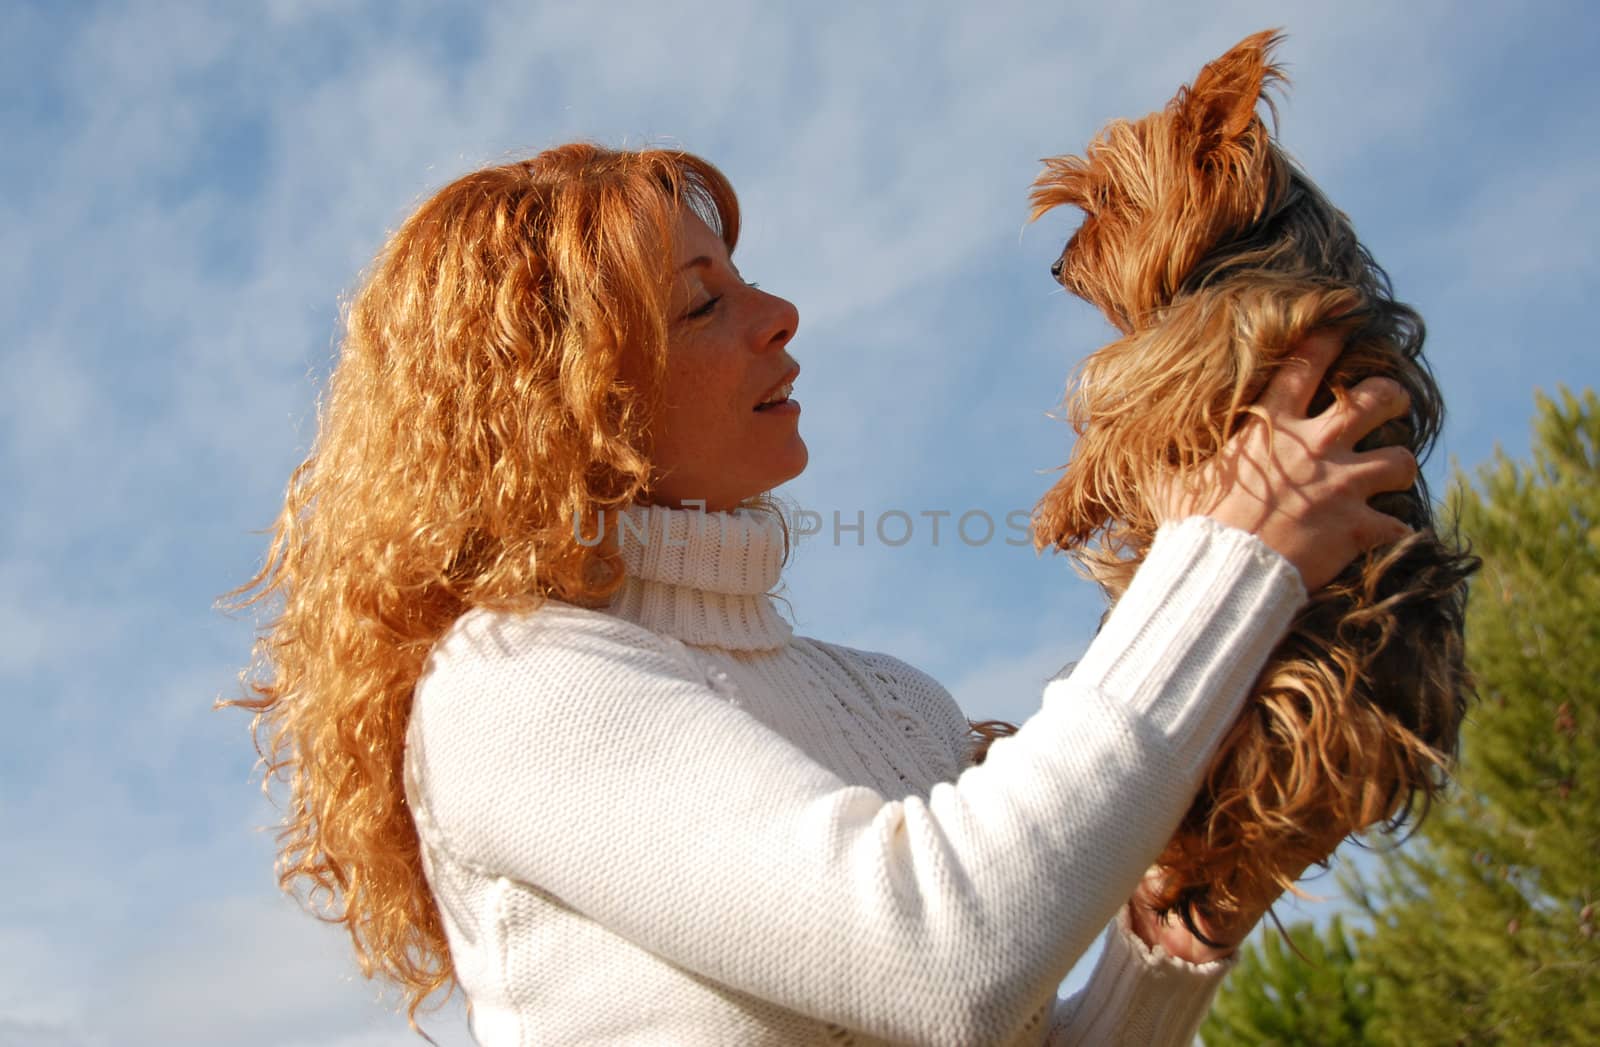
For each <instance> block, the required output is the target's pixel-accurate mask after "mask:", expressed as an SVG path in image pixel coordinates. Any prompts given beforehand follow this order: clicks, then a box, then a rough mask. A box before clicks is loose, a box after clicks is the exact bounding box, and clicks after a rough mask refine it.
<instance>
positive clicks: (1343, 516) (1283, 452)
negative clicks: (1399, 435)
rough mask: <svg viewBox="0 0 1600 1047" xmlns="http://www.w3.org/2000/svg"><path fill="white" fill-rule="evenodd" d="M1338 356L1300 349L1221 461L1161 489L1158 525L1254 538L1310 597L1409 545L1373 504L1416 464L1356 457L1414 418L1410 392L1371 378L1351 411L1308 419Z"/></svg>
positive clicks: (1330, 347) (1404, 453) (1314, 347)
mask: <svg viewBox="0 0 1600 1047" xmlns="http://www.w3.org/2000/svg"><path fill="white" fill-rule="evenodd" d="M1341 346H1342V339H1341V337H1340V335H1339V334H1338V333H1336V332H1331V331H1321V332H1317V333H1315V334H1312V335H1310V336H1308V337H1307V338H1306V339H1305V341H1303V342H1301V343H1300V345H1299V346H1298V347H1296V349H1295V351H1294V353H1293V355H1292V356H1291V357H1290V358H1289V359H1287V360H1286V361H1285V362H1284V364H1283V366H1282V367H1281V368H1279V370H1278V372H1277V374H1275V375H1273V377H1272V380H1271V382H1269V383H1268V385H1267V388H1266V390H1265V391H1264V392H1263V393H1262V394H1261V398H1260V399H1259V400H1257V401H1256V403H1255V404H1254V405H1253V406H1252V407H1251V413H1252V414H1253V415H1254V417H1252V418H1249V419H1246V421H1245V423H1244V425H1242V426H1241V427H1240V429H1239V431H1238V432H1237V433H1235V434H1234V435H1233V437H1232V438H1231V439H1230V440H1229V441H1228V443H1227V444H1226V445H1225V446H1224V447H1223V449H1222V451H1221V452H1220V453H1218V454H1217V455H1215V456H1214V457H1212V458H1211V459H1209V460H1208V461H1207V462H1206V463H1205V465H1204V466H1203V467H1201V468H1200V469H1198V470H1196V471H1194V472H1191V473H1189V474H1187V475H1176V474H1174V475H1172V476H1171V477H1170V478H1169V479H1168V480H1167V482H1165V483H1163V484H1160V485H1159V486H1158V491H1157V493H1156V501H1155V504H1156V506H1157V513H1158V516H1159V519H1160V520H1161V522H1168V521H1173V520H1181V519H1183V518H1184V517H1187V516H1209V517H1211V518H1212V519H1214V520H1216V521H1217V522H1219V523H1223V524H1227V525H1228V526H1230V527H1236V528H1238V529H1240V530H1242V531H1248V532H1250V533H1251V534H1254V535H1256V536H1257V537H1259V538H1260V539H1261V540H1262V541H1263V542H1265V543H1266V545H1267V546H1268V547H1269V548H1271V549H1273V550H1275V551H1276V552H1278V553H1280V554H1281V555H1282V556H1283V557H1284V558H1285V559H1287V560H1288V561H1289V562H1290V563H1292V564H1294V566H1295V567H1296V568H1298V569H1299V571H1300V576H1301V578H1302V580H1304V582H1305V586H1306V589H1307V591H1312V590H1316V589H1319V588H1321V587H1322V586H1324V585H1326V584H1327V583H1328V582H1330V581H1332V580H1333V578H1334V576H1336V575H1337V574H1338V573H1339V572H1340V571H1342V570H1343V569H1344V568H1345V565H1347V564H1349V563H1350V562H1351V561H1352V560H1354V559H1355V558H1356V557H1357V556H1359V555H1360V554H1362V553H1363V552H1365V551H1366V550H1368V549H1370V548H1372V547H1374V546H1378V545H1385V544H1387V543H1389V542H1395V541H1399V540H1400V539H1401V538H1403V537H1405V536H1406V535H1407V534H1408V533H1409V532H1410V528H1408V527H1407V526H1406V525H1405V524H1403V523H1401V522H1400V521H1399V520H1397V519H1395V518H1394V517H1392V516H1389V515H1387V514H1385V513H1381V512H1379V511H1378V510H1376V509H1374V508H1372V507H1371V506H1369V505H1368V504H1367V499H1369V498H1371V497H1372V496H1373V495H1376V494H1379V493H1381V492H1384V491H1403V490H1405V489H1406V488H1408V487H1410V486H1411V484H1412V482H1413V481H1414V480H1415V479H1416V475H1417V460H1416V458H1415V456H1413V455H1412V454H1411V452H1410V451H1408V450H1406V449H1405V448H1404V447H1381V448H1377V449H1375V450H1371V451H1360V452H1358V451H1356V450H1355V445H1356V444H1357V443H1358V442H1360V440H1361V439H1362V438H1363V437H1364V436H1366V435H1367V434H1368V433H1370V432H1372V430H1374V429H1376V428H1377V427H1378V426H1380V425H1382V424H1383V423H1384V422H1386V421H1388V420H1390V419H1391V418H1397V417H1399V416H1400V415H1402V414H1404V413H1405V412H1406V411H1407V410H1408V409H1409V407H1410V403H1409V401H1408V400H1407V398H1406V393H1405V390H1404V389H1403V388H1401V386H1400V384H1399V383H1398V382H1395V381H1392V380H1391V379H1388V378H1369V379H1367V380H1366V381H1364V382H1362V383H1361V384H1360V385H1357V386H1356V387H1355V388H1354V389H1352V390H1350V393H1349V396H1348V397H1347V398H1346V402H1345V403H1343V404H1341V403H1339V402H1338V401H1335V402H1334V403H1333V404H1332V405H1331V406H1330V407H1328V409H1327V410H1325V411H1323V412H1322V413H1321V414H1319V415H1317V416H1315V417H1308V416H1307V410H1308V408H1309V406H1310V403H1311V398H1312V396H1313V394H1315V392H1316V390H1317V385H1318V383H1320V382H1321V381H1322V375H1323V372H1325V371H1326V370H1327V369H1328V365H1329V364H1330V363H1332V362H1333V360H1334V358H1335V357H1336V356H1338V355H1339V350H1340V348H1341Z"/></svg>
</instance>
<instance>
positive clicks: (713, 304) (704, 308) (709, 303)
mask: <svg viewBox="0 0 1600 1047" xmlns="http://www.w3.org/2000/svg"><path fill="white" fill-rule="evenodd" d="M720 301H722V296H721V295H720V294H718V295H712V296H711V297H710V298H708V299H706V301H705V304H704V305H698V306H696V307H694V308H693V309H691V310H689V311H688V312H687V313H684V314H683V318H684V319H685V320H697V319H699V318H700V317H702V316H710V315H711V314H712V312H713V311H714V310H715V309H716V308H717V303H718V302H720Z"/></svg>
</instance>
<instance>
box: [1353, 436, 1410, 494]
mask: <svg viewBox="0 0 1600 1047" xmlns="http://www.w3.org/2000/svg"><path fill="white" fill-rule="evenodd" d="M1350 470H1351V478H1352V480H1353V481H1354V482H1355V483H1356V484H1357V485H1358V490H1360V491H1361V493H1362V494H1364V495H1365V496H1366V497H1368V498H1370V497H1372V496H1373V495H1375V494H1382V493H1383V492H1385V491H1408V490H1410V489H1411V485H1412V484H1414V483H1416V482H1417V471H1418V466H1417V456H1416V455H1414V454H1412V453H1411V452H1410V451H1409V450H1408V449H1406V448H1404V447H1377V448H1374V449H1373V450H1371V451H1364V452H1362V454H1361V455H1360V457H1359V459H1358V462H1357V464H1355V465H1352V466H1350Z"/></svg>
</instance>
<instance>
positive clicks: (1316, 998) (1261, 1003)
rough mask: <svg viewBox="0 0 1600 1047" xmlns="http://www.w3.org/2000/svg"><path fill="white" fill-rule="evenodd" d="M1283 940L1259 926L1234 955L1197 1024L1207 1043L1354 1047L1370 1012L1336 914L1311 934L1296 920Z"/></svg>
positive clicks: (1351, 943) (1362, 1038)
mask: <svg viewBox="0 0 1600 1047" xmlns="http://www.w3.org/2000/svg"><path fill="white" fill-rule="evenodd" d="M1286 932H1287V934H1288V936H1289V940H1290V941H1292V942H1293V943H1294V944H1293V947H1291V946H1289V945H1287V944H1285V942H1284V939H1283V936H1282V935H1281V934H1279V933H1278V931H1277V929H1276V928H1273V927H1270V926H1265V927H1264V928H1263V931H1262V932H1261V933H1259V934H1258V937H1257V940H1256V941H1254V942H1253V943H1252V944H1251V945H1249V946H1247V947H1246V948H1245V950H1244V951H1243V953H1242V954H1241V955H1240V957H1239V966H1238V967H1236V968H1235V969H1234V971H1233V973H1232V974H1230V975H1229V976H1228V981H1227V982H1226V983H1224V986H1223V990H1222V993H1221V994H1220V995H1219V996H1218V997H1217V1002H1216V1005H1215V1006H1214V1007H1212V1009H1211V1013H1210V1014H1208V1015H1207V1016H1206V1020H1205V1024H1204V1025H1202V1026H1201V1028H1200V1036H1201V1039H1203V1040H1204V1041H1205V1044H1206V1047H1291V1045H1300V1044H1305V1045H1307V1047H1310V1045H1316V1047H1361V1045H1363V1044H1365V1043H1366V1042H1367V1039H1366V1035H1365V1030H1366V1028H1367V1022H1368V1021H1369V1020H1370V1019H1371V1017H1372V992H1371V986H1370V983H1369V982H1368V980H1367V979H1366V978H1365V977H1363V976H1362V975H1361V974H1360V973H1359V972H1358V971H1357V969H1356V953H1355V948H1356V942H1355V939H1354V938H1353V936H1352V935H1351V934H1350V933H1349V932H1348V931H1347V930H1346V929H1345V926H1344V923H1343V920H1342V919H1341V918H1340V917H1339V916H1337V915H1335V916H1334V917H1333V919H1332V921H1331V922H1330V923H1329V925H1328V926H1327V927H1326V928H1325V929H1324V930H1323V931H1322V932H1320V933H1319V932H1318V931H1317V930H1316V929H1315V928H1314V927H1313V926H1312V925H1311V924H1309V923H1297V924H1294V925H1292V926H1290V927H1288V928H1286Z"/></svg>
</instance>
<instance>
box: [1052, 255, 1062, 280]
mask: <svg viewBox="0 0 1600 1047" xmlns="http://www.w3.org/2000/svg"><path fill="white" fill-rule="evenodd" d="M1050 276H1051V277H1052V278H1054V279H1055V281H1056V282H1057V283H1060V282H1061V259H1059V258H1057V259H1056V260H1055V261H1053V262H1051V263H1050Z"/></svg>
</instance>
